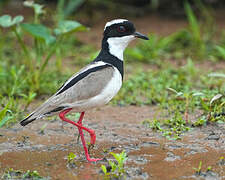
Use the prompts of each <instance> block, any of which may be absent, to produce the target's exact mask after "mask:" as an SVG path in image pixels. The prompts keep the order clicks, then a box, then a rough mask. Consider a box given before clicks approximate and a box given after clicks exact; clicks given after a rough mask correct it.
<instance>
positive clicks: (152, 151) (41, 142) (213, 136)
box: [0, 106, 225, 180]
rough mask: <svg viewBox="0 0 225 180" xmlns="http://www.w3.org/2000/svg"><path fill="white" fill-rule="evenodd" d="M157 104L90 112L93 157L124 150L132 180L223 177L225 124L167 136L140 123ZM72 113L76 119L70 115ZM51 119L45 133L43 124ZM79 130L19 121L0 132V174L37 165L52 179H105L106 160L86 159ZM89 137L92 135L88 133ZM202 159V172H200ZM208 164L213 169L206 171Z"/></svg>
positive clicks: (56, 121) (86, 122) (87, 123)
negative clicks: (69, 157) (69, 160)
mask: <svg viewBox="0 0 225 180" xmlns="http://www.w3.org/2000/svg"><path fill="white" fill-rule="evenodd" d="M154 109H155V108H154V107H147V106H143V107H136V106H129V107H112V106H106V107H103V108H101V109H97V110H92V111H89V112H87V113H86V115H85V119H84V125H85V126H87V127H89V128H92V129H94V130H95V131H96V135H97V141H96V146H95V148H94V149H93V150H92V151H91V156H92V157H102V158H103V157H105V158H107V159H112V156H111V155H109V154H108V153H104V151H105V150H106V149H107V150H109V151H113V152H121V151H122V150H125V151H126V152H127V154H128V160H127V163H126V165H125V169H126V171H127V173H128V174H127V178H128V179H129V178H130V179H163V180H167V179H170V180H171V179H221V180H222V179H225V162H224V161H223V160H220V158H221V157H222V156H223V157H224V156H225V142H224V141H225V125H224V124H217V125H208V126H206V127H202V128H195V129H193V130H191V131H190V132H188V133H186V134H185V135H184V136H183V137H182V140H178V141H173V140H167V139H166V138H164V137H162V136H161V135H160V134H159V133H156V132H153V131H152V130H151V129H149V128H146V127H145V126H144V125H142V121H143V120H145V119H148V118H150V117H153V116H154ZM69 118H71V119H72V118H74V117H73V116H69ZM44 124H47V126H46V128H45V129H44V133H41V132H40V131H41V127H42V126H43V125H44ZM77 135H78V130H77V128H76V127H73V126H72V125H70V124H64V123H62V122H61V121H60V120H59V119H58V118H55V119H54V120H51V121H48V120H39V121H36V122H33V123H31V124H30V125H28V126H26V127H24V128H23V127H21V126H20V125H19V124H16V125H14V126H13V127H12V128H10V129H1V132H0V154H1V155H0V166H1V169H0V173H1V174H3V172H4V170H5V169H7V168H14V169H21V170H24V171H26V170H37V171H38V172H39V173H40V175H41V176H44V177H49V178H51V179H68V180H69V179H103V175H102V174H101V173H100V170H101V168H100V166H101V165H102V164H106V162H105V161H102V162H101V161H100V162H98V163H88V162H87V161H86V160H85V156H84V151H83V148H82V145H81V143H79V144H77ZM85 137H86V140H87V141H89V136H88V134H86V135H85ZM70 152H73V153H75V154H76V155H77V157H76V161H75V162H76V163H75V164H76V165H75V166H74V167H69V166H68V163H67V160H66V158H67V155H68V154H69V153H70ZM200 161H202V173H201V174H200V175H196V174H195V173H196V171H195V170H194V169H193V168H197V167H198V165H199V162H200ZM208 166H211V167H212V171H208V172H207V168H208Z"/></svg>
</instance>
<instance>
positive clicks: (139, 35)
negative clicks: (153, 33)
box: [134, 32, 149, 40]
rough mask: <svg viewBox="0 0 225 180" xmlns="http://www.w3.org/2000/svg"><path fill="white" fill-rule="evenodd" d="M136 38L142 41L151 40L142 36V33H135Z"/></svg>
mask: <svg viewBox="0 0 225 180" xmlns="http://www.w3.org/2000/svg"><path fill="white" fill-rule="evenodd" d="M134 36H135V37H136V38H141V39H144V40H149V38H148V37H147V36H146V35H144V34H141V33H139V32H135V33H134Z"/></svg>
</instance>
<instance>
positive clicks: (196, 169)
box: [193, 161, 202, 175]
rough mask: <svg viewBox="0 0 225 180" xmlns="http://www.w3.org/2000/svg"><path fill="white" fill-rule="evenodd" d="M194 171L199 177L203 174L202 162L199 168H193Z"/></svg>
mask: <svg viewBox="0 0 225 180" xmlns="http://www.w3.org/2000/svg"><path fill="white" fill-rule="evenodd" d="M193 169H194V170H195V173H196V174H197V175H200V174H201V171H202V161H200V162H199V164H198V167H197V168H193Z"/></svg>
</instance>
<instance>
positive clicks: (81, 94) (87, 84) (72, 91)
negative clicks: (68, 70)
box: [34, 66, 114, 116]
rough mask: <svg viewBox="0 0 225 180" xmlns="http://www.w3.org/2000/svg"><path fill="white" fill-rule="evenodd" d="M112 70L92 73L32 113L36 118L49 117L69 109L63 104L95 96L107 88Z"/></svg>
mask: <svg viewBox="0 0 225 180" xmlns="http://www.w3.org/2000/svg"><path fill="white" fill-rule="evenodd" d="M113 73H114V68H113V67H112V66H108V67H106V68H104V69H100V70H98V71H95V72H92V73H90V74H88V75H87V76H86V77H84V78H82V79H81V80H80V81H78V82H77V83H76V84H74V85H73V86H71V87H70V88H68V89H67V90H65V91H64V92H62V93H60V94H57V93H56V94H55V95H53V96H52V97H51V98H49V99H48V100H47V101H46V102H45V103H43V104H42V105H41V106H40V107H39V108H37V109H36V111H34V113H35V114H36V116H38V115H39V116H40V115H50V114H52V113H54V112H57V111H61V110H63V109H66V108H69V107H64V105H63V104H70V103H75V102H76V101H80V100H86V99H90V98H92V97H94V96H97V95H98V94H100V93H101V91H102V90H103V89H104V88H105V87H106V86H107V84H108V83H109V82H110V80H111V79H112V77H113Z"/></svg>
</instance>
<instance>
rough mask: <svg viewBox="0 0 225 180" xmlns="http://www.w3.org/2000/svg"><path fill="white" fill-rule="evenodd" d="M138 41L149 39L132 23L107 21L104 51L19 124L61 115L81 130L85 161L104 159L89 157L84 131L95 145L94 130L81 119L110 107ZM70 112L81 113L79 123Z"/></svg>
mask: <svg viewBox="0 0 225 180" xmlns="http://www.w3.org/2000/svg"><path fill="white" fill-rule="evenodd" d="M135 38H141V39H145V40H148V37H147V36H145V35H143V34H141V33H139V32H137V31H136V30H135V27H134V25H133V23H132V22H130V21H128V20H126V19H115V20H112V21H110V22H107V23H106V25H105V28H104V33H103V40H102V49H101V51H100V53H99V55H98V56H97V57H96V58H95V59H94V61H92V62H91V63H90V64H88V65H87V66H85V67H84V68H82V69H81V70H80V71H79V72H77V73H76V74H74V75H73V76H72V77H71V78H69V79H68V80H67V81H66V82H65V83H64V84H63V85H62V87H61V88H59V90H58V91H57V92H56V93H55V94H54V95H53V96H51V97H50V98H49V99H48V100H46V101H45V102H44V103H43V104H42V105H41V106H39V107H38V108H37V109H35V110H34V111H33V112H32V113H31V114H30V115H29V116H28V117H26V118H25V119H24V120H22V121H21V122H20V124H21V125H22V126H26V125H27V124H29V123H31V122H32V121H34V120H37V119H41V118H43V117H45V116H52V115H55V114H59V117H60V119H61V120H63V121H66V122H68V123H71V124H73V125H75V126H76V127H77V128H78V130H79V135H80V137H81V141H82V144H83V147H84V151H85V156H86V159H87V160H88V161H98V160H101V159H93V158H90V156H89V153H88V148H87V147H86V142H85V139H84V134H83V130H84V131H87V132H88V133H89V134H90V137H91V141H90V144H91V145H94V144H95V140H96V135H95V132H94V130H92V129H89V128H86V127H84V126H83V125H82V120H83V117H84V113H85V111H86V110H88V109H91V108H96V107H99V106H102V105H105V104H107V103H108V102H109V101H110V100H111V99H112V98H113V97H114V96H115V95H116V94H117V92H118V91H119V89H120V88H121V85H122V81H123V73H124V68H123V52H124V50H125V48H126V47H127V45H128V44H129V42H131V41H132V40H134V39H135ZM71 111H75V112H80V113H81V114H80V118H79V120H78V122H77V123H76V122H74V121H71V120H69V119H68V118H66V117H65V115H66V114H67V113H68V112H71Z"/></svg>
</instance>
